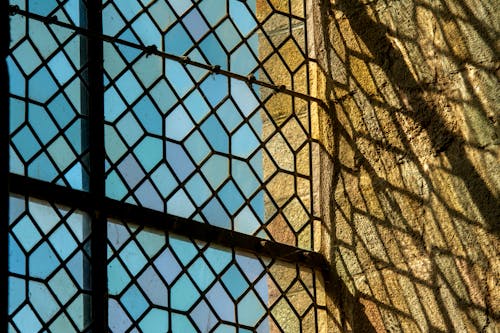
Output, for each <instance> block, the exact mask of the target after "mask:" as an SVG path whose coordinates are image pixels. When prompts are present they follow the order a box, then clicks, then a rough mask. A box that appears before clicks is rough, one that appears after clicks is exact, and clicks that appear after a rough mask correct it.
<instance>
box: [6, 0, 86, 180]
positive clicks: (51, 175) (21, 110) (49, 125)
mask: <svg viewBox="0 0 500 333" xmlns="http://www.w3.org/2000/svg"><path fill="white" fill-rule="evenodd" d="M11 3H13V4H14V5H16V6H18V7H19V8H20V9H23V10H27V11H30V12H33V13H35V14H38V15H43V16H53V15H54V16H56V17H57V19H58V20H61V21H62V22H66V23H68V24H71V25H75V26H80V22H81V17H80V16H81V15H82V14H81V13H82V11H84V9H83V8H82V6H83V5H82V4H81V3H80V2H79V1H74V0H73V1H65V2H63V3H58V2H55V1H11ZM11 36H12V37H11V39H12V40H11V48H10V57H9V58H8V59H7V63H8V68H9V77H10V93H11V100H10V109H11V112H10V133H11V150H10V169H11V171H12V172H14V173H17V174H21V175H26V176H29V177H33V178H37V179H41V180H44V181H47V182H54V183H57V184H59V185H64V186H69V187H72V188H75V189H84V188H85V187H86V185H85V180H86V179H87V177H88V167H87V166H86V164H85V162H84V161H85V159H86V157H85V156H86V154H87V146H86V140H85V138H84V137H82V129H83V128H85V127H86V126H87V120H86V107H85V103H86V101H85V97H84V96H85V95H86V94H87V83H86V67H87V63H86V57H85V56H82V54H81V52H82V45H84V43H85V38H84V37H82V36H81V35H80V34H79V33H77V32H76V31H75V30H74V29H68V28H64V27H61V26H58V25H51V24H45V23H43V22H41V21H39V20H33V19H28V18H26V17H25V16H23V15H15V16H13V17H12V18H11Z"/></svg>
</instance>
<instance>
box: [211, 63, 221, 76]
mask: <svg viewBox="0 0 500 333" xmlns="http://www.w3.org/2000/svg"><path fill="white" fill-rule="evenodd" d="M211 71H212V73H215V74H219V73H220V65H214V66H212V70H211Z"/></svg>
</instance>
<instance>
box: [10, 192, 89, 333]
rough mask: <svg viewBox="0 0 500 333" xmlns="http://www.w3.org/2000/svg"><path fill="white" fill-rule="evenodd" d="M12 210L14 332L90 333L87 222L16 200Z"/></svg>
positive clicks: (54, 207) (58, 210) (82, 216)
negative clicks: (88, 332)
mask: <svg viewBox="0 0 500 333" xmlns="http://www.w3.org/2000/svg"><path fill="white" fill-rule="evenodd" d="M9 206H10V220H9V277H8V284H9V286H8V292H9V304H8V311H9V316H10V321H9V332H42V331H43V332H68V333H69V332H87V331H88V328H89V325H90V323H91V298H90V223H89V220H88V218H87V216H86V215H85V214H83V213H81V212H78V211H75V210H73V209H69V208H67V207H62V206H58V205H55V204H52V203H49V202H45V201H38V200H35V199H31V198H28V197H19V196H12V197H11V198H10V204H9Z"/></svg>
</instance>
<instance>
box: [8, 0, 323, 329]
mask: <svg viewBox="0 0 500 333" xmlns="http://www.w3.org/2000/svg"><path fill="white" fill-rule="evenodd" d="M9 13H10V32H11V41H10V44H9V45H10V47H9V50H8V58H7V67H8V71H9V76H8V77H9V80H10V90H9V97H8V103H9V108H10V121H9V122H8V127H9V128H8V130H7V129H6V131H5V132H6V133H8V134H9V138H8V142H9V149H10V159H9V160H10V167H9V168H10V169H9V172H7V171H5V173H6V177H5V178H6V179H7V178H8V179H9V181H10V188H9V191H10V192H9V193H10V199H9V219H8V223H5V222H4V224H6V225H7V224H8V227H6V229H3V230H4V231H5V233H4V235H3V236H6V238H7V237H8V252H3V253H4V254H3V256H4V258H3V259H6V260H8V269H7V272H8V274H6V275H8V288H9V290H8V294H9V298H8V300H9V302H8V307H7V308H8V309H7V314H5V315H6V316H7V317H8V321H7V322H8V330H9V331H12V332H43V331H56V332H57V331H60V332H89V331H94V332H105V331H112V332H137V331H143V332H153V331H165V332H233V331H234V332H235V331H236V330H238V332H296V331H297V332H313V331H316V332H319V330H320V328H319V327H320V326H319V324H318V323H319V321H320V317H321V316H322V315H324V313H325V305H324V303H323V301H321V297H323V296H322V295H321V294H322V292H321V288H322V286H321V284H322V276H321V275H322V274H321V270H322V269H325V267H326V265H325V264H324V261H323V258H322V257H321V256H320V255H319V254H318V253H315V252H313V251H312V250H313V249H314V248H315V245H314V239H315V237H314V235H315V233H317V232H318V230H315V229H314V228H315V227H316V228H317V224H318V222H319V219H318V218H317V217H315V216H314V214H313V209H312V207H313V193H312V170H311V169H312V164H311V156H312V146H311V145H312V139H311V119H310V114H309V109H310V106H311V103H321V101H320V100H318V99H316V98H314V97H311V96H310V91H309V86H308V82H309V63H310V62H311V61H313V59H310V58H309V56H308V54H309V51H308V37H307V29H306V18H307V15H306V4H305V0H289V1H282V0H280V1H273V0H259V1H255V0H247V1H239V0H196V1H195V0H174V1H164V0H155V1H145V0H143V1H137V0H128V1H125V0H115V1H102V2H101V1H90V0H89V1H84V0H64V1H63V0H54V1H36V0H33V1H28V0H24V1H23V0H11V1H10V7H9ZM2 103H7V101H4V100H2ZM5 126H6V125H5ZM4 156H5V155H4ZM5 257H7V258H5ZM5 266H7V264H5Z"/></svg>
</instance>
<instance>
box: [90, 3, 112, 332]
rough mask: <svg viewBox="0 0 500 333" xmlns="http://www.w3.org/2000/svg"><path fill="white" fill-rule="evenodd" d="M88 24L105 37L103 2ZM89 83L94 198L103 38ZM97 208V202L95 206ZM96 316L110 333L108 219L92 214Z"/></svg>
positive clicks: (99, 158)
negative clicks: (107, 251)
mask: <svg viewBox="0 0 500 333" xmlns="http://www.w3.org/2000/svg"><path fill="white" fill-rule="evenodd" d="M87 24H88V29H89V30H90V31H93V32H96V33H98V34H101V33H102V6H101V0H88V1H87ZM87 51H88V66H89V67H88V80H89V81H88V82H89V92H88V94H89V98H88V102H89V110H88V113H89V130H88V140H89V151H90V161H89V164H90V178H89V192H90V194H91V196H92V197H93V198H102V197H104V195H105V184H104V179H105V178H104V85H103V65H104V63H103V46H102V41H101V40H100V39H99V38H95V37H89V38H88V46H87ZM94 204H95V205H96V204H97V202H94ZM91 218H92V303H93V306H92V315H93V321H94V325H93V328H94V330H93V331H95V332H107V331H108V324H107V322H108V314H107V313H108V299H107V269H106V241H107V225H106V216H104V215H103V214H101V213H100V212H99V211H97V210H96V209H94V212H93V213H92V216H91Z"/></svg>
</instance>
